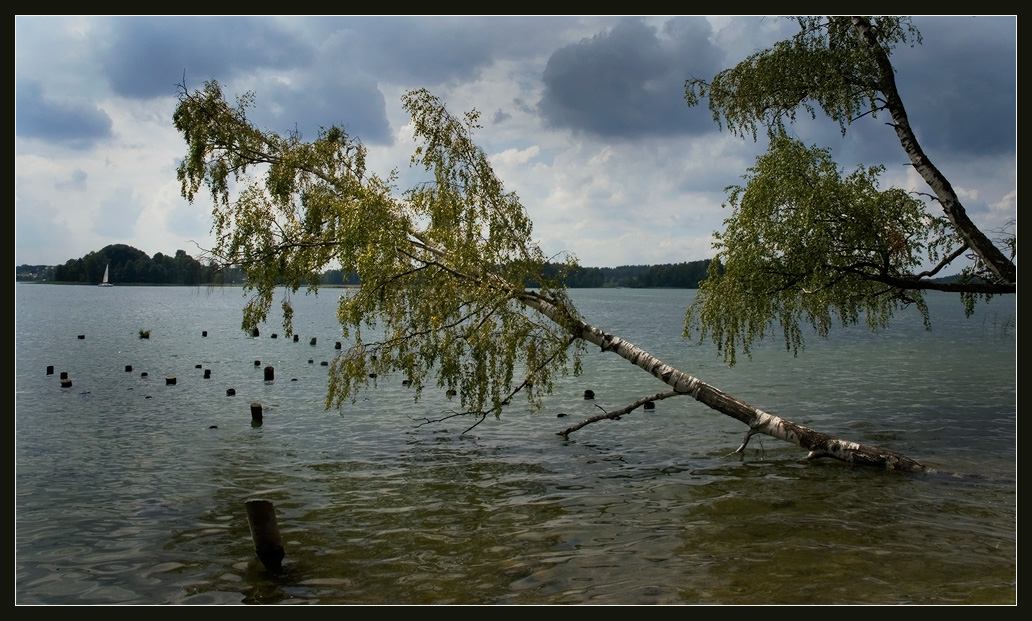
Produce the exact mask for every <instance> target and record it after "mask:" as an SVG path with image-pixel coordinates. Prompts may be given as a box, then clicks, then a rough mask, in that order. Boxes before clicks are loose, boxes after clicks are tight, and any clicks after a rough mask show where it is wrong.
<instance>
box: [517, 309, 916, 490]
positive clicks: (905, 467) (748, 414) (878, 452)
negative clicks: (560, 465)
mask: <svg viewBox="0 0 1032 621" xmlns="http://www.w3.org/2000/svg"><path fill="white" fill-rule="evenodd" d="M520 300H521V301H522V302H523V303H524V304H526V305H527V306H530V307H531V308H534V309H535V310H537V311H538V312H540V313H542V314H543V315H545V316H546V317H548V318H549V319H551V320H552V321H555V322H556V323H559V324H560V325H564V326H567V329H568V330H569V332H570V334H571V335H572V336H575V337H578V338H581V339H584V340H585V341H587V342H589V343H592V344H594V345H597V346H598V347H599V348H601V350H602V351H603V352H613V353H615V354H616V355H618V356H620V357H621V358H624V359H626V360H628V361H630V362H632V363H634V364H635V365H636V366H638V367H639V368H641V369H643V370H645V371H647V372H648V373H649V374H651V375H652V376H653V377H655V378H657V379H659V380H660V381H662V382H663V383H665V384H666V385H668V386H670V387H671V388H672V389H673V393H672V394H661V395H655V396H654V397H650V398H649V399H654V398H657V397H658V398H665V397H668V396H673V395H674V394H683V395H688V396H690V397H692V398H693V399H695V400H696V401H698V402H699V403H702V404H703V405H706V406H708V407H710V408H712V409H714V410H716V411H718V412H720V413H721V414H724V415H726V416H730V417H731V418H734V419H736V420H738V421H741V422H742V423H745V424H746V425H747V426H748V427H749V430H748V432H747V433H746V437H745V440H744V441H743V443H742V445H741V446H740V447H739V448H738V451H742V450H743V449H744V448H745V446H746V444H747V443H748V441H749V438H750V437H751V436H752V435H754V434H757V433H762V434H765V435H768V436H771V437H772V438H777V439H779V440H784V441H785V442H791V443H792V444H795V445H797V446H799V447H802V448H804V449H807V450H808V451H809V454H808V455H807V459H819V458H821V457H830V458H832V459H837V460H839V461H843V462H846V463H851V464H857V465H862V466H874V467H879V468H885V469H888V470H901V471H904V472H921V471H923V470H924V469H925V468H924V466H922V465H921V464H920V463H918V462H916V461H914V460H913V459H910V458H909V457H906V456H905V455H901V454H899V453H895V452H892V451H887V450H884V449H880V448H877V447H874V446H867V445H864V444H859V443H857V442H850V441H848V440H843V439H841V438H837V437H835V436H832V435H829V434H826V433H823V432H820V431H817V430H815V429H811V428H809V427H806V426H804V425H799V424H797V423H793V422H792V421H789V420H786V419H784V418H781V417H779V416H774V415H773V414H769V413H767V412H764V411H763V410H761V409H759V408H757V407H755V406H753V405H750V404H748V403H746V402H745V401H742V400H741V399H738V398H736V397H733V396H731V395H729V394H727V393H726V392H724V391H722V390H720V389H718V388H716V387H715V386H711V385H710V384H707V383H706V382H703V381H702V380H700V379H698V378H696V377H693V376H691V375H689V374H687V373H684V372H682V371H679V370H678V369H675V368H674V367H672V366H670V365H669V364H666V363H665V362H663V361H662V360H660V359H658V358H656V357H655V356H653V355H652V354H650V353H648V352H647V351H645V350H643V349H642V348H641V347H638V346H637V345H635V344H633V343H630V342H628V341H626V340H624V339H622V338H620V337H618V336H614V335H612V334H609V333H608V332H605V331H603V330H600V329H598V328H596V327H594V326H592V325H590V324H588V323H585V322H583V321H581V320H579V319H575V318H571V317H570V316H569V313H567V312H564V310H563V309H560V308H559V307H557V306H555V305H553V304H552V303H551V302H549V301H548V300H545V299H543V298H541V297H539V296H536V295H526V296H521V297H520ZM647 400H648V399H643V400H641V401H640V402H638V403H636V404H633V405H632V406H630V407H629V408H626V409H625V410H621V411H620V412H614V413H611V414H609V415H608V417H610V418H615V417H616V416H618V415H620V414H623V413H626V412H629V411H630V410H632V409H635V408H636V407H638V406H640V405H643V404H644V402H645V401H647ZM576 428H579V427H578V426H574V427H571V428H568V429H566V430H564V431H561V432H559V435H566V434H568V433H570V432H571V431H573V430H575V429H576Z"/></svg>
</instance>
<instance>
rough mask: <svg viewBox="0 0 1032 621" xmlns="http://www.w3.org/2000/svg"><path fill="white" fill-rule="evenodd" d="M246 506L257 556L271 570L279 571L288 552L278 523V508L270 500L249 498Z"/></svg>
mask: <svg viewBox="0 0 1032 621" xmlns="http://www.w3.org/2000/svg"><path fill="white" fill-rule="evenodd" d="M244 508H245V509H246V510H247V525H248V527H250V529H251V541H252V542H253V543H254V553H255V556H257V557H258V560H260V561H261V562H262V564H263V565H265V568H266V569H268V570H269V571H279V570H280V569H281V568H282V564H283V557H284V556H286V553H285V552H284V551H283V538H282V536H280V530H279V525H278V524H277V523H276V508H275V507H273V506H272V501H270V500H248V501H247V502H246V503H244Z"/></svg>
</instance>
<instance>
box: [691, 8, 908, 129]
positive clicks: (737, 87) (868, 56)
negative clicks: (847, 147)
mask: <svg viewBox="0 0 1032 621" xmlns="http://www.w3.org/2000/svg"><path fill="white" fill-rule="evenodd" d="M796 19H797V21H798V22H799V32H798V33H797V34H796V35H795V36H794V37H792V38H791V39H788V40H786V41H779V42H778V43H775V44H774V45H773V46H772V47H770V48H768V49H766V50H763V51H760V52H757V53H755V54H752V55H750V56H749V57H748V58H746V59H745V60H743V61H742V62H740V63H738V64H737V65H735V66H734V67H732V68H730V69H726V70H724V71H721V72H720V73H718V74H717V75H716V77H714V78H713V80H712V81H711V82H706V81H704V80H702V79H698V78H696V79H692V80H689V81H688V82H687V83H686V85H685V97H686V99H687V101H688V105H689V106H695V105H698V104H699V102H700V100H701V99H702V98H708V99H709V108H710V110H711V111H712V112H713V120H714V121H715V122H716V123H717V124H718V125H720V126H722V127H723V126H726V127H727V128H728V130H729V131H731V132H732V133H734V134H736V135H739V136H745V135H751V136H752V137H753V139H755V138H756V137H757V130H758V128H760V127H763V128H766V130H767V132H768V133H769V134H771V135H773V134H779V133H784V131H785V122H786V121H788V122H792V121H795V120H796V115H797V113H798V111H799V109H800V108H802V110H803V111H804V112H805V113H806V114H808V115H809V116H810V117H811V118H816V116H817V110H818V109H820V110H822V111H824V113H825V114H826V115H827V116H828V117H830V118H831V119H833V120H834V121H835V122H836V123H838V124H839V127H840V128H841V129H842V133H843V134H845V133H846V128H847V126H848V125H849V124H850V123H851V122H852V121H853V119H855V118H857V117H859V116H861V115H863V114H865V113H870V114H874V115H876V114H877V113H878V110H879V108H880V104H879V102H878V99H879V88H880V69H879V66H878V60H877V57H876V55H875V54H874V53H873V52H872V50H871V48H870V47H869V46H868V45H866V44H865V43H864V41H863V37H862V36H861V34H860V32H859V31H858V30H857V29H856V28H855V27H854V25H853V22H852V20H851V18H850V17H848V16H839V17H831V18H827V19H825V18H821V17H799V18H796ZM873 26H874V29H875V30H877V32H878V38H879V41H880V43H881V45H882V47H883V48H885V49H887V51H891V49H892V48H893V47H894V46H896V45H898V44H906V43H914V44H916V43H920V42H921V33H920V32H918V31H917V28H915V27H914V25H913V24H912V23H911V22H910V19H909V18H900V17H877V18H875V19H874V22H873Z"/></svg>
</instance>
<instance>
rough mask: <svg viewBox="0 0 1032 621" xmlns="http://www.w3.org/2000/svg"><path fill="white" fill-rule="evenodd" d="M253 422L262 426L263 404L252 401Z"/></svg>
mask: <svg viewBox="0 0 1032 621" xmlns="http://www.w3.org/2000/svg"><path fill="white" fill-rule="evenodd" d="M251 424H252V425H257V426H261V424H262V404H261V403H257V402H255V403H252V404H251Z"/></svg>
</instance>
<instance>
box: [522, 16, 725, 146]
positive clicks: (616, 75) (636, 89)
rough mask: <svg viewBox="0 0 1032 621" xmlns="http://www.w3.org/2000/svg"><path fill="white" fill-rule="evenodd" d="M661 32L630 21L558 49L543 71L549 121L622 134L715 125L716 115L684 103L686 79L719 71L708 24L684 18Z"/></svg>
mask: <svg viewBox="0 0 1032 621" xmlns="http://www.w3.org/2000/svg"><path fill="white" fill-rule="evenodd" d="M662 34H663V36H662V37H660V36H659V34H658V33H657V30H656V29H655V28H653V27H651V26H648V25H646V24H645V23H643V22H642V21H641V20H639V19H625V20H622V21H620V22H619V23H618V24H617V25H616V26H614V27H613V28H612V30H609V31H607V32H602V33H599V34H597V35H595V36H594V37H592V38H591V39H584V40H582V41H580V42H579V43H575V44H573V45H568V46H566V47H563V48H560V49H559V50H557V51H556V52H555V53H554V54H552V56H551V58H549V60H548V64H547V66H546V67H545V71H544V75H543V76H542V80H543V81H544V85H545V91H544V95H543V96H542V98H541V102H540V104H539V109H540V111H541V114H542V116H543V117H544V119H545V121H546V123H548V124H549V125H550V126H552V127H565V128H570V129H573V130H578V131H584V132H588V133H591V134H596V135H599V136H603V137H623V138H630V137H635V136H642V135H643V136H655V135H669V134H688V133H701V132H709V131H712V129H713V121H712V119H711V118H710V116H709V115H706V114H690V113H689V109H688V107H687V105H686V104H685V101H684V81H685V79H686V78H688V77H689V76H690V75H693V74H694V75H711V74H713V73H715V71H716V70H719V66H718V62H719V60H720V56H721V55H720V53H719V52H718V51H717V50H716V48H715V47H714V46H713V44H712V43H711V42H710V38H709V37H710V34H711V28H710V26H709V24H708V22H706V20H705V19H702V18H678V19H676V20H671V21H670V22H667V24H666V25H665V27H664V28H663V31H662Z"/></svg>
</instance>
